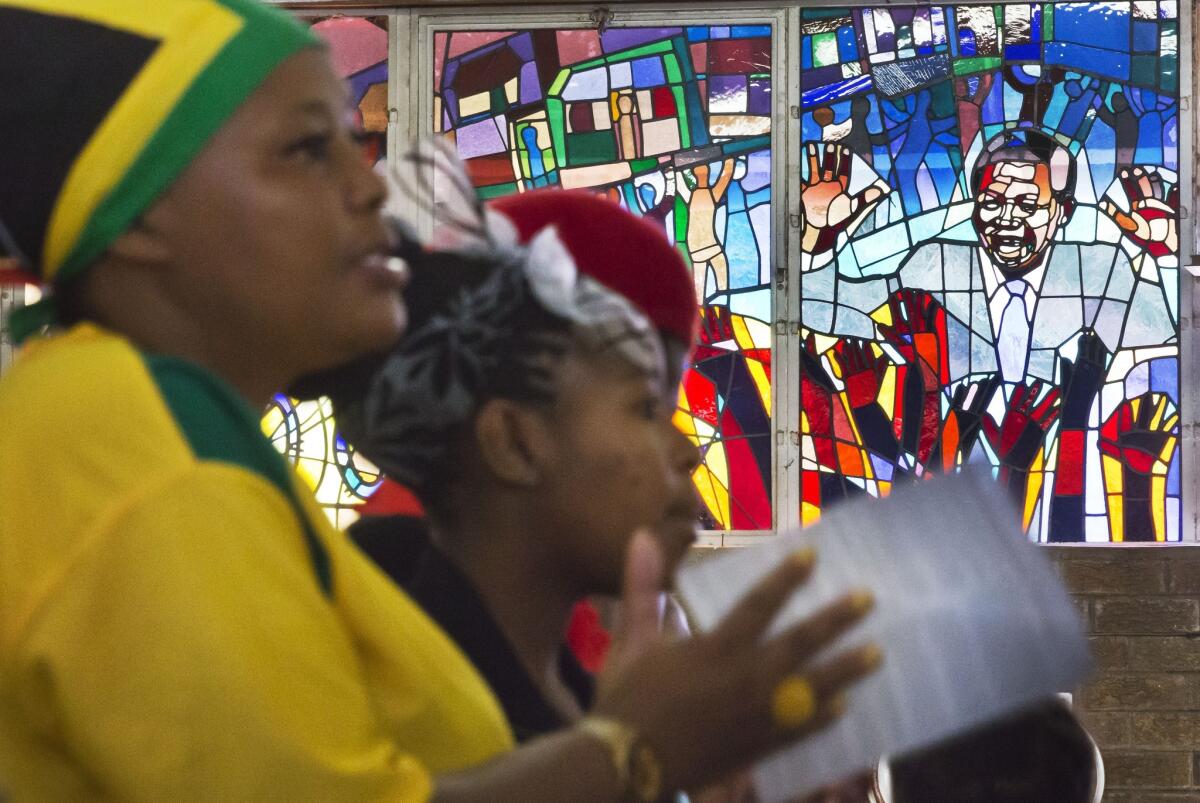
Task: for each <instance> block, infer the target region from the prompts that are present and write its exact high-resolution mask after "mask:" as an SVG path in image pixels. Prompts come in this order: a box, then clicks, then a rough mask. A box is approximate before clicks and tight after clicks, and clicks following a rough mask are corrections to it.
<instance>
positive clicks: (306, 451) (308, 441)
mask: <svg viewBox="0 0 1200 803" xmlns="http://www.w3.org/2000/svg"><path fill="white" fill-rule="evenodd" d="M308 22H309V23H310V24H311V25H312V28H313V30H314V31H316V32H317V33H318V34H320V36H321V38H322V39H324V40H325V42H326V43H327V44H328V46H329V55H330V59H331V60H332V62H333V66H334V69H335V70H336V71H337V73H338V75H339V76H340V77H341V78H343V79H345V80H346V82H347V85H348V87H349V92H350V101H351V103H352V104H353V108H354V110H355V117H356V121H355V122H356V123H357V124H358V125H359V126H361V129H362V131H363V133H364V135H365V136H364V142H363V146H364V148H365V150H366V154H365V156H366V158H367V159H369V160H371V161H374V162H379V161H381V160H382V159H384V158H385V156H386V155H387V128H388V95H387V87H388V31H387V17H370V18H367V17H328V18H316V19H310V20H308ZM262 427H263V432H264V433H266V435H267V437H269V438H270V439H271V441H272V442H273V443H274V444H275V446H276V448H278V449H279V450H280V452H282V453H283V455H284V457H286V458H287V459H288V460H289V461H291V462H292V463H293V464H294V465H295V466H296V467H297V469H298V470H299V472H300V474H301V476H303V477H304V478H305V479H306V480H307V481H308V482H309V483H310V484H311V485H312V487H313V490H314V492H315V493H316V497H317V501H318V502H319V503H320V504H321V505H322V506H323V507H324V508H325V511H326V513H327V514H328V515H329V518H330V519H331V520H332V521H333V523H334V524H335V525H337V526H341V527H344V526H347V525H348V524H350V523H351V522H352V521H353V520H354V518H355V517H356V515H357V514H356V513H355V511H354V508H355V507H357V506H358V505H359V504H361V503H362V502H363V501H364V500H365V499H366V498H367V497H369V496H370V495H371V493H372V492H373V491H374V490H375V489H376V488H378V487H379V473H378V471H377V470H376V469H375V468H374V467H373V466H371V465H370V464H369V463H368V462H366V461H364V460H363V458H362V457H360V456H358V455H357V454H356V453H355V452H354V449H353V448H352V447H350V446H349V444H347V443H346V441H345V440H344V439H343V438H342V437H341V436H340V435H339V434H338V432H337V426H336V423H335V421H334V419H333V415H332V409H331V405H330V402H329V400H328V399H321V400H318V401H304V402H300V401H296V400H295V399H290V398H288V397H287V396H282V395H280V396H276V397H275V399H274V400H273V401H272V403H271V404H270V405H269V406H268V407H267V410H266V411H265V413H264V416H263V420H262Z"/></svg>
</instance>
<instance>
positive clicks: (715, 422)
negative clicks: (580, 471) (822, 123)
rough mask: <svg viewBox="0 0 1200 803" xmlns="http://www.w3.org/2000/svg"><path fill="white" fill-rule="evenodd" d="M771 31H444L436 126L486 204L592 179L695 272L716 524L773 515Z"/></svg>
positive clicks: (686, 390)
mask: <svg viewBox="0 0 1200 803" xmlns="http://www.w3.org/2000/svg"><path fill="white" fill-rule="evenodd" d="M771 35H772V33H771V28H770V27H769V26H746V27H738V26H694V27H686V28H610V29H607V30H605V31H603V32H599V31H597V30H595V29H586V30H585V29H580V30H553V29H537V30H520V31H515V30H505V31H442V32H438V33H436V34H435V36H434V64H433V73H434V82H435V86H434V107H433V112H434V119H433V121H432V123H433V127H434V130H435V131H439V132H444V133H445V134H446V135H447V136H449V137H451V138H452V139H453V140H454V141H455V143H456V144H457V148H458V152H459V154H460V155H461V156H462V157H463V159H464V160H465V161H466V164H467V167H468V170H469V172H470V174H471V177H472V179H473V180H474V181H475V183H476V185H477V186H478V187H479V189H480V192H481V193H482V194H483V195H484V196H485V197H495V196H499V195H503V194H506V193H511V192H519V191H523V190H528V189H533V188H535V187H547V186H551V185H555V186H563V187H572V188H588V189H593V190H595V191H596V192H598V193H602V194H604V195H606V196H607V197H609V198H611V199H612V200H613V201H614V202H615V203H619V204H621V205H622V206H624V207H625V208H627V209H629V210H631V211H632V212H634V213H635V214H638V215H642V216H645V217H648V218H650V219H651V220H653V221H655V222H656V223H658V224H659V225H661V226H662V228H663V236H664V237H667V238H669V240H670V241H671V242H672V243H674V244H675V245H676V246H677V247H678V248H679V250H680V252H681V253H682V254H683V255H684V256H685V258H686V259H687V260H688V261H689V263H690V264H691V266H692V269H693V273H694V276H695V280H696V287H697V293H698V295H699V296H700V298H701V299H702V307H703V309H702V312H703V316H704V323H703V331H702V334H701V337H700V343H699V348H698V351H697V353H696V358H695V363H694V365H693V367H692V368H691V369H690V370H689V371H688V372H687V374H686V375H685V377H684V380H683V385H682V387H681V389H680V395H679V400H680V401H679V412H678V414H677V416H676V421H677V423H678V425H679V426H680V427H681V428H683V430H684V431H685V432H687V433H688V434H689V435H691V436H692V437H693V438H694V440H695V441H696V443H697V444H698V445H699V446H700V448H701V449H702V450H703V453H704V461H703V464H702V465H701V466H700V468H699V469H698V470H697V471H696V474H695V480H696V485H697V487H698V488H699V489H700V493H701V495H702V497H703V498H704V500H705V503H706V506H707V513H706V515H705V516H704V522H703V523H704V525H705V526H706V527H709V528H712V529H733V530H747V529H749V530H753V529H769V528H770V527H771V526H772V520H771V511H772V507H771V490H772V488H771V476H772V472H771V436H770V432H771V353H772V336H771V326H770V321H771V284H770V279H771V256H772V255H771V217H772V215H771V109H772V106H771Z"/></svg>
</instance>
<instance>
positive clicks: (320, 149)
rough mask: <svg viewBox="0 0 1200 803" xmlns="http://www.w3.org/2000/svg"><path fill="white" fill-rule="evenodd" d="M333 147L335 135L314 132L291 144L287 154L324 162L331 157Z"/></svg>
mask: <svg viewBox="0 0 1200 803" xmlns="http://www.w3.org/2000/svg"><path fill="white" fill-rule="evenodd" d="M332 147H333V137H331V136H330V135H328V134H313V135H311V136H307V137H301V138H300V139H298V140H296V141H295V142H293V143H292V144H291V145H289V146H288V148H287V155H288V156H290V157H298V158H301V159H306V160H310V161H314V162H323V161H326V160H328V159H329V154H330V151H331V150H332Z"/></svg>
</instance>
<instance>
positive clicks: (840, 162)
mask: <svg viewBox="0 0 1200 803" xmlns="http://www.w3.org/2000/svg"><path fill="white" fill-rule="evenodd" d="M805 150H806V153H807V157H808V159H807V161H808V174H807V175H803V174H802V175H801V177H800V185H801V189H800V207H801V209H802V210H803V212H804V229H803V232H802V233H801V235H800V247H801V249H803V251H804V252H805V253H806V254H810V255H812V256H818V255H821V254H825V253H828V252H830V251H832V250H833V247H834V245H835V244H836V243H837V238H838V235H839V234H841V233H842V232H844V231H849V230H852V229H853V228H854V227H855V226H857V224H858V223H859V222H861V221H862V219H863V218H864V217H865V216H866V214H867V213H868V212H869V211H871V209H872V208H873V207H874V206H875V204H877V203H879V201H880V200H881V199H882V198H883V197H884V196H885V195H887V194H888V193H889V192H891V190H890V188H889V187H888V185H887V182H885V181H884V180H883V179H880V178H877V179H876V180H875V182H874V183H872V184H871V185H870V186H868V187H866V188H865V189H863V190H861V191H860V192H858V193H855V194H853V195H851V194H850V191H849V187H850V172H851V167H852V164H853V161H854V155H853V154H852V153H851V152H850V149H849V148H847V147H845V146H844V145H837V144H834V143H828V142H827V143H824V144H823V145H821V144H818V143H809V144H808V146H807V148H806V149H805Z"/></svg>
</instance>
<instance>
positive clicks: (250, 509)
mask: <svg viewBox="0 0 1200 803" xmlns="http://www.w3.org/2000/svg"><path fill="white" fill-rule="evenodd" d="M264 449H265V451H264ZM272 461H275V462H272ZM511 745H512V737H511V734H510V732H509V729H508V726H507V724H506V723H505V720H504V716H503V713H502V712H501V709H500V707H499V705H498V704H497V702H496V701H495V699H494V697H493V696H492V694H491V692H490V691H489V690H488V688H487V686H486V685H485V684H484V682H483V681H482V679H481V678H480V677H479V676H478V674H477V673H476V671H475V670H474V669H473V667H472V666H471V664H470V663H469V662H468V661H467V659H466V658H465V657H464V656H463V655H462V654H461V653H460V652H459V651H458V649H457V648H456V647H455V646H454V645H453V644H452V643H451V641H450V640H449V639H448V638H447V637H446V636H445V635H444V634H443V633H442V632H441V631H440V630H438V629H437V627H436V626H435V625H434V624H433V623H432V622H431V621H430V620H429V619H427V618H426V617H425V615H424V614H423V613H421V611H420V610H419V608H418V607H417V606H416V605H415V604H414V603H413V602H412V601H410V600H409V599H408V598H407V597H406V596H404V595H403V593H402V592H400V591H399V590H398V589H397V588H396V587H395V586H394V585H392V584H391V582H390V581H388V580H387V579H386V578H385V577H384V576H383V575H382V574H381V573H379V572H378V571H377V570H376V569H375V568H374V566H373V565H371V564H370V563H369V562H368V561H367V560H366V559H365V558H364V557H362V556H361V554H360V553H358V551H357V550H356V549H355V548H354V547H353V546H352V545H351V544H350V542H349V541H348V540H346V539H345V538H344V537H343V536H342V535H341V534H340V533H338V532H336V531H335V530H333V529H332V528H331V527H330V526H329V525H328V524H327V523H326V521H325V517H324V515H323V514H322V513H321V511H320V510H319V508H317V506H316V504H315V502H314V501H313V500H312V499H311V498H310V497H309V495H308V494H307V492H306V491H304V490H302V488H301V486H300V485H299V483H298V481H297V480H296V478H295V476H294V475H293V474H292V472H291V471H290V469H288V468H287V467H286V465H285V464H284V463H283V461H282V459H281V458H279V456H278V455H276V454H274V452H273V450H272V449H271V446H270V444H269V443H268V442H267V441H266V439H265V438H263V436H262V433H261V432H260V431H259V430H258V422H257V419H256V417H255V416H254V414H253V413H252V412H251V411H250V410H249V408H248V407H246V406H245V405H244V404H243V403H242V402H241V401H240V400H239V399H238V398H236V397H235V396H234V395H233V394H232V392H231V391H229V390H228V389H227V388H226V387H225V386H224V385H222V384H221V383H220V382H219V381H218V380H216V379H215V378H213V377H211V376H210V375H208V374H205V373H203V372H202V371H200V370H199V369H197V368H195V367H194V366H191V365H189V364H187V363H183V362H182V361H178V360H171V359H162V358H152V357H151V358H147V357H145V356H144V355H142V354H139V353H138V352H137V351H135V350H134V349H133V348H132V347H131V346H130V345H129V344H128V343H127V342H125V341H124V340H122V339H121V338H119V337H117V336H115V335H113V334H111V333H108V332H105V331H103V330H101V329H99V328H97V327H94V326H91V325H81V326H78V327H75V328H74V329H72V330H71V331H69V332H67V333H65V334H63V335H60V336H57V337H53V338H49V339H46V340H44V341H41V342H36V343H33V344H31V345H30V346H29V347H28V348H27V350H26V353H25V354H24V355H23V356H22V358H21V359H20V360H18V362H17V364H16V365H15V366H13V368H12V370H11V371H10V373H9V374H8V375H7V376H6V377H5V379H4V381H3V382H0V788H3V787H7V789H8V792H9V794H10V795H11V796H12V798H13V800H14V803H23V802H24V801H27V800H28V801H101V800H103V801H110V800H111V801H117V800H120V801H143V800H144V801H193V800H196V801H198V800H214V801H217V800H219V801H232V800H271V801H309V800H311V801H317V800H320V801H420V800H425V799H426V798H427V797H428V796H429V792H430V788H431V780H430V774H431V773H437V772H441V771H446V770H453V769H459V768H463V767H467V766H471V765H475V764H478V763H480V762H483V761H485V760H487V759H488V758H490V757H492V756H494V755H496V754H498V753H500V752H502V751H505V750H507V749H509V748H510V747H511Z"/></svg>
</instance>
